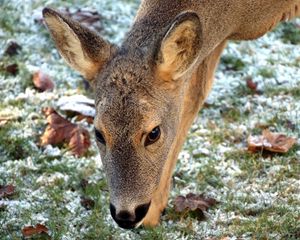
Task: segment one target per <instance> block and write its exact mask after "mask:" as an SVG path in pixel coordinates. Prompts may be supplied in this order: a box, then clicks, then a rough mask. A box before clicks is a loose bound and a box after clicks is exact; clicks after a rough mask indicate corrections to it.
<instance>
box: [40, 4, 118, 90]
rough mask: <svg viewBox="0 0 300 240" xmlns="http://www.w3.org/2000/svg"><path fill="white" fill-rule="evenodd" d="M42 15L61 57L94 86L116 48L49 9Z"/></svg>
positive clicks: (90, 31)
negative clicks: (94, 80)
mask: <svg viewBox="0 0 300 240" xmlns="http://www.w3.org/2000/svg"><path fill="white" fill-rule="evenodd" d="M43 16H44V19H45V22H46V25H47V27H48V29H49V31H50V33H51V36H52V38H53V40H54V42H55V44H56V47H57V49H58V51H59V53H60V55H61V56H62V57H63V58H64V59H65V60H66V62H67V63H68V64H69V65H70V66H71V67H72V68H74V69H75V70H77V71H78V72H80V73H81V74H82V75H83V76H84V77H85V78H86V79H88V80H90V81H91V83H92V85H93V79H94V77H95V75H96V74H97V72H99V71H100V70H101V68H102V66H103V65H104V64H105V63H106V62H107V61H108V59H109V58H110V57H111V55H112V54H113V52H114V51H115V48H116V47H115V46H114V45H112V44H110V43H109V42H108V41H105V40H104V39H103V38H101V37H100V36H99V35H98V34H97V33H96V32H94V31H92V30H90V29H88V28H87V27H85V26H82V25H81V24H80V23H79V22H77V21H74V20H72V19H70V18H68V17H66V16H64V15H63V14H61V13H59V12H57V11H55V10H53V9H51V8H44V9H43Z"/></svg>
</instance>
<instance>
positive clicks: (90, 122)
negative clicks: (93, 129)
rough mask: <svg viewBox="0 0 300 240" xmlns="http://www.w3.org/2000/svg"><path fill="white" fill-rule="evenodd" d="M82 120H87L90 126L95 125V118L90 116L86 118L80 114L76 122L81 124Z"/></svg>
mask: <svg viewBox="0 0 300 240" xmlns="http://www.w3.org/2000/svg"><path fill="white" fill-rule="evenodd" d="M82 120H85V121H86V122H87V123H88V124H93V122H94V118H93V117H90V116H84V115H82V114H79V115H78V116H77V117H76V121H78V122H80V121H82Z"/></svg>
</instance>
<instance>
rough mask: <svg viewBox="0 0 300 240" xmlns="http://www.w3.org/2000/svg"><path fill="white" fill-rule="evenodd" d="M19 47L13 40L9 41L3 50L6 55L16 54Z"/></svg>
mask: <svg viewBox="0 0 300 240" xmlns="http://www.w3.org/2000/svg"><path fill="white" fill-rule="evenodd" d="M21 49H22V47H21V46H20V45H19V44H18V43H16V42H15V41H11V42H9V43H8V46H7V48H6V49H5V51H4V55H8V56H14V55H17V54H18V52H19V51H20V50H21Z"/></svg>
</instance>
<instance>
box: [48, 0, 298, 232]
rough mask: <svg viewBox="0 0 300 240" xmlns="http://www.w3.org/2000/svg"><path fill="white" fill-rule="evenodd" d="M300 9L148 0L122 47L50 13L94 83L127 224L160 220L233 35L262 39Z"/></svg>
mask: <svg viewBox="0 0 300 240" xmlns="http://www.w3.org/2000/svg"><path fill="white" fill-rule="evenodd" d="M299 13H300V0H143V1H142V3H141V5H140V8H139V10H138V13H137V16H136V17H135V21H134V23H133V26H132V28H131V30H130V31H129V33H128V34H127V36H126V38H125V40H124V42H123V43H122V45H121V46H115V45H113V44H111V43H109V42H108V41H106V40H104V39H103V38H101V37H100V36H98V35H97V33H95V32H93V31H91V30H89V29H87V28H86V27H84V26H82V25H80V24H79V23H78V22H76V21H74V20H72V19H70V18H68V17H66V16H64V15H62V14H61V13H59V12H57V11H55V10H53V9H51V8H45V9H44V10H43V15H44V19H45V22H46V25H47V26H48V29H49V31H50V33H51V35H52V38H53V39H54V41H55V43H56V46H57V48H58V50H59V52H60V54H61V55H62V57H63V58H64V59H65V60H66V61H67V63H68V64H69V65H70V66H71V67H72V68H74V69H75V70H77V71H79V72H80V73H81V74H82V75H83V76H84V77H85V78H87V79H88V80H89V81H90V83H91V85H92V86H93V88H94V91H95V106H96V116H95V120H94V125H95V134H96V139H97V144H98V148H99V150H100V155H101V158H102V162H103V166H104V170H105V173H106V176H107V181H108V186H109V190H110V210H111V215H112V217H113V219H114V220H115V221H116V222H117V223H118V225H119V226H120V227H122V228H134V227H137V226H139V225H140V224H144V225H146V226H155V225H157V224H158V223H159V219H160V214H161V212H162V210H163V209H164V208H165V207H166V205H167V199H168V194H169V190H170V182H171V176H172V171H173V168H174V166H175V163H176V159H177V157H178V153H179V151H180V148H181V146H182V144H183V142H184V140H185V137H186V134H187V132H188V130H189V127H190V126H191V124H192V122H193V120H194V118H195V117H196V115H197V113H198V111H199V109H200V108H201V105H202V104H203V102H204V100H205V98H206V97H207V95H208V93H209V91H210V89H211V86H212V83H213V78H214V72H215V69H216V66H217V64H218V61H219V58H220V55H221V53H222V50H223V49H224V47H225V46H226V42H227V40H230V39H235V40H249V39H255V38H258V37H260V36H262V35H263V34H265V33H266V32H268V31H269V30H271V29H272V28H273V27H274V26H276V25H277V23H279V22H280V21H283V20H289V19H291V18H293V17H295V16H297V15H299Z"/></svg>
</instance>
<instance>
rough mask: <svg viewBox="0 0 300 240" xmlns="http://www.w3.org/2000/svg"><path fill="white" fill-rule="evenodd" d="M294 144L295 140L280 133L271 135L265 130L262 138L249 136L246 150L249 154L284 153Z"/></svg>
mask: <svg viewBox="0 0 300 240" xmlns="http://www.w3.org/2000/svg"><path fill="white" fill-rule="evenodd" d="M296 142H297V139H296V138H293V137H288V136H286V135H284V134H281V133H272V132H270V131H269V130H268V129H265V130H263V133H262V136H254V137H253V136H250V137H249V138H248V150H249V151H251V152H257V151H262V150H267V151H270V152H277V153H286V152H288V151H289V150H290V149H291V148H292V147H293V146H294V144H295V143H296Z"/></svg>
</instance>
